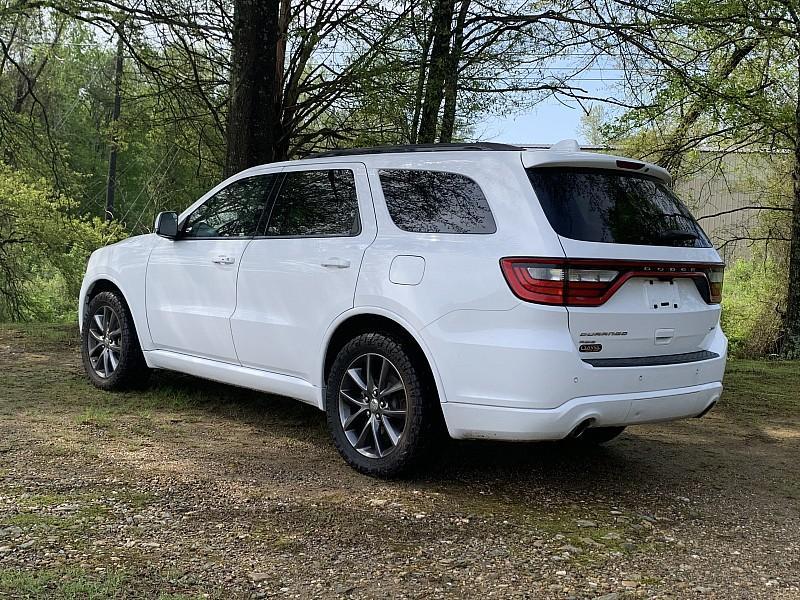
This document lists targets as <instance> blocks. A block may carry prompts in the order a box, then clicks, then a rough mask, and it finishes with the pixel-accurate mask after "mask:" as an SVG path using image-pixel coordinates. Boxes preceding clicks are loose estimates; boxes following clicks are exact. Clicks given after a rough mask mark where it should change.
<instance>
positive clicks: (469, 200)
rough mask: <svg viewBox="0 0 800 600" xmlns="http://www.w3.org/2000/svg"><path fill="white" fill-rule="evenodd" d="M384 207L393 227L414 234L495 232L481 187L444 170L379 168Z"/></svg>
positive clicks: (467, 178) (462, 176)
mask: <svg viewBox="0 0 800 600" xmlns="http://www.w3.org/2000/svg"><path fill="white" fill-rule="evenodd" d="M378 176H379V177H380V180H381V188H382V189H383V196H384V198H386V207H387V208H388V209H389V214H390V215H391V217H392V221H394V223H395V225H397V226H398V227H399V228H400V229H404V230H406V231H414V232H417V233H494V232H495V231H496V230H497V227H496V226H495V224H494V218H493V217H492V211H491V209H490V208H489V204H488V203H487V202H486V197H485V196H484V195H483V192H482V191H481V188H480V186H479V185H478V184H477V183H475V182H474V181H473V180H472V179H470V178H469V177H467V176H466V175H460V174H458V173H448V172H445V171H418V170H408V169H382V170H380V171H379V172H378Z"/></svg>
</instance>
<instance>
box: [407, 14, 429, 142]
mask: <svg viewBox="0 0 800 600" xmlns="http://www.w3.org/2000/svg"><path fill="white" fill-rule="evenodd" d="M433 33H434V32H433V28H431V31H430V33H429V34H428V35H427V36H426V37H425V45H424V46H423V47H422V52H421V53H420V64H419V72H418V74H417V87H416V89H415V90H414V116H413V118H412V120H411V133H410V135H409V140H410V141H411V143H412V144H416V143H417V141H418V135H419V119H420V116H421V114H422V100H423V97H422V95H423V94H424V93H425V78H426V77H427V75H428V53H429V52H430V50H431V44H432V43H433Z"/></svg>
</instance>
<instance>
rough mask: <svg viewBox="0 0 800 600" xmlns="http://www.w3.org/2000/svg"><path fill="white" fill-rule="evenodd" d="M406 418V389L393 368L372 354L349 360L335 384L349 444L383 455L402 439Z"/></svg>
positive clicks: (365, 452) (370, 454)
mask: <svg viewBox="0 0 800 600" xmlns="http://www.w3.org/2000/svg"><path fill="white" fill-rule="evenodd" d="M407 417H408V391H407V390H406V386H405V383H404V382H403V378H402V377H401V376H400V373H399V371H398V370H397V367H395V366H394V365H393V364H392V362H391V361H390V360H389V359H388V358H386V357H385V356H381V355H380V354H375V353H368V354H362V355H361V356H359V357H357V358H356V359H355V360H353V361H352V362H351V363H350V365H349V366H348V367H347V370H346V371H345V374H344V377H342V381H341V383H340V384H339V418H340V419H341V424H342V429H343V430H344V434H345V437H347V440H348V441H349V442H350V445H351V446H352V447H353V448H355V449H356V450H357V451H358V452H360V453H361V454H363V455H364V456H367V457H369V458H383V457H385V456H387V455H389V454H391V453H392V452H393V451H394V449H395V448H396V447H397V444H398V443H399V442H400V440H401V439H402V438H403V433H404V432H405V429H406V421H407Z"/></svg>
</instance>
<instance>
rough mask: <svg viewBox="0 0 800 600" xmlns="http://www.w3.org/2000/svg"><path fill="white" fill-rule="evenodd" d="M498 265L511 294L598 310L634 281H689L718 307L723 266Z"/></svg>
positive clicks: (531, 261) (523, 261)
mask: <svg viewBox="0 0 800 600" xmlns="http://www.w3.org/2000/svg"><path fill="white" fill-rule="evenodd" d="M500 266H501V268H502V271H503V275H504V276H505V278H506V281H507V282H508V285H509V287H510V288H511V291H512V292H514V294H515V295H516V296H517V297H518V298H520V299H522V300H525V301H527V302H536V303H538V304H549V305H555V306H600V305H601V304H604V303H605V302H606V301H608V299H609V298H610V297H611V296H613V295H614V292H616V291H617V290H618V289H619V288H620V287H621V286H622V284H624V283H625V282H626V281H627V280H628V279H630V278H632V277H656V278H660V279H661V278H666V279H672V278H675V277H689V278H692V279H694V281H695V284H696V285H697V288H698V290H699V291H700V293H701V295H702V296H703V298H704V299H705V301H706V302H708V303H709V304H718V303H719V302H720V301H721V300H722V280H723V273H724V267H723V266H722V265H718V264H694V263H688V264H683V263H644V262H638V261H625V260H611V261H609V260H595V259H563V258H504V259H502V260H501V261H500Z"/></svg>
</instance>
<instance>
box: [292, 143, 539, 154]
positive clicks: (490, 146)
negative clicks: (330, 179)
mask: <svg viewBox="0 0 800 600" xmlns="http://www.w3.org/2000/svg"><path fill="white" fill-rule="evenodd" d="M467 150H473V151H474V150H478V151H481V150H489V151H496V150H524V148H522V147H520V146H512V145H510V144H498V143H495V142H476V143H463V144H408V145H403V146H374V147H372V148H343V149H341V150H328V151H327V152H318V153H316V154H309V155H308V156H306V158H329V157H332V156H357V155H359V154H394V153H399V152H453V151H467Z"/></svg>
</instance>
